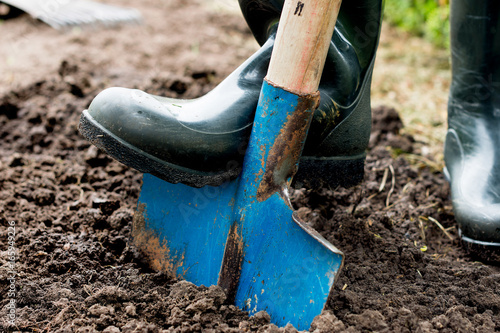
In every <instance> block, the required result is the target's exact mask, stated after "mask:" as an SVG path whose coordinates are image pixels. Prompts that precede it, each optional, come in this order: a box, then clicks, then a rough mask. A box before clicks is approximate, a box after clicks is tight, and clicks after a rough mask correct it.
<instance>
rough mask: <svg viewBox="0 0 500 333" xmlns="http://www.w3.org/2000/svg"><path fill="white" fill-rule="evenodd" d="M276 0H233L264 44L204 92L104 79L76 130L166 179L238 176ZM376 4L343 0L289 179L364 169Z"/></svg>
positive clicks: (355, 178) (328, 177)
mask: <svg viewBox="0 0 500 333" xmlns="http://www.w3.org/2000/svg"><path fill="white" fill-rule="evenodd" d="M283 2H284V1H272V0H271V1H269V0H268V1H264V0H252V1H248V0H241V1H240V6H241V8H242V11H243V13H244V16H245V18H246V20H247V23H248V24H249V26H250V28H251V30H252V32H253V33H254V35H255V37H256V38H257V40H258V41H259V43H261V45H262V47H261V49H260V50H259V51H257V52H256V53H255V54H254V55H253V56H251V57H250V58H249V59H248V60H247V61H246V62H245V63H243V64H242V65H241V66H240V67H239V68H238V69H236V70H235V71H234V72H233V73H232V74H231V75H230V76H229V77H228V78H226V79H225V80H224V81H223V82H221V83H220V84H219V86H217V87H216V88H214V90H212V91H211V92H210V93H208V94H207V95H205V96H203V97H201V98H198V99H194V100H178V99H171V98H165V97H160V96H154V95H150V94H147V93H145V92H142V91H139V90H132V89H125V88H110V89H107V90H105V91H104V92H102V93H101V94H99V95H98V96H97V97H96V98H95V99H94V100H93V102H92V103H91V105H90V107H89V109H88V110H85V111H84V112H83V114H82V117H81V121H80V132H81V133H82V134H83V135H84V136H85V137H86V138H87V139H88V140H89V141H90V142H91V143H93V144H95V145H96V146H97V147H99V148H101V149H102V150H104V151H105V152H106V153H108V154H109V155H111V156H112V157H114V158H115V159H117V160H118V161H120V162H122V163H124V164H126V165H128V166H130V167H133V168H135V169H137V170H139V171H141V172H144V173H151V174H153V175H155V176H157V177H159V178H162V179H164V180H166V181H168V182H171V183H178V182H180V183H184V184H187V185H189V186H194V187H201V186H205V185H213V186H217V185H220V184H221V183H222V182H224V181H227V180H228V179H232V178H234V177H236V176H237V175H238V174H239V172H240V170H241V164H242V161H243V157H244V153H245V145H246V142H247V141H248V138H249V136H250V131H251V127H252V123H253V116H254V112H255V109H256V105H257V101H258V98H259V94H260V89H261V86H262V82H263V79H264V76H265V74H266V72H267V67H268V64H269V59H270V56H271V51H272V47H273V44H274V35H275V31H276V28H277V23H278V21H279V16H280V12H281V8H282V6H283ZM382 7H383V6H382V0H363V1H357V2H355V4H353V3H351V2H345V3H344V4H342V7H341V10H340V13H339V16H338V20H337V24H336V27H335V33H334V36H333V38H332V42H331V45H330V49H329V52H328V57H327V62H326V65H325V69H324V72H323V76H322V80H321V84H320V87H319V90H320V93H321V104H320V107H319V108H318V110H317V111H316V112H315V115H314V118H313V121H312V124H311V128H310V130H309V135H308V138H307V141H306V144H305V148H304V151H303V156H302V158H301V160H300V164H299V170H298V173H297V175H296V176H295V178H294V185H295V186H303V185H306V186H309V187H320V186H324V185H329V186H332V187H336V186H344V187H349V186H352V185H355V184H357V183H359V182H360V181H361V180H362V178H363V170H364V160H365V157H366V152H365V151H366V148H367V145H368V140H369V136H370V129H371V108H370V85H371V76H372V71H373V64H374V60H375V53H376V49H377V46H378V39H379V35H380V24H381V16H382Z"/></svg>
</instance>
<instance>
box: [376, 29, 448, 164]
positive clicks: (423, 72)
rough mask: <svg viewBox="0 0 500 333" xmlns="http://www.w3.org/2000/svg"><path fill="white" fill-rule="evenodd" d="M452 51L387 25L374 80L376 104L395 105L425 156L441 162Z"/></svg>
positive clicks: (378, 54) (381, 41) (381, 42)
mask: <svg viewBox="0 0 500 333" xmlns="http://www.w3.org/2000/svg"><path fill="white" fill-rule="evenodd" d="M450 82H451V72H450V61H449V52H448V51H447V50H446V49H444V48H438V47H436V46H435V45H434V44H433V43H431V42H429V41H426V40H424V39H422V38H419V37H416V36H414V35H411V34H409V33H407V32H403V31H401V30H399V29H396V28H394V27H392V26H390V25H389V24H384V25H383V28H382V36H381V39H380V45H379V49H378V53H377V60H376V63H375V69H374V74H373V83H372V105H373V106H377V105H387V106H392V107H394V108H395V109H396V110H397V111H398V112H399V113H400V115H401V118H402V119H403V123H404V125H405V129H404V131H405V132H406V133H408V134H411V135H413V136H414V137H415V139H416V140H417V141H419V142H421V147H420V148H421V154H422V155H423V156H425V157H428V158H431V159H433V160H435V161H436V162H438V163H440V164H442V159H443V156H442V155H443V154H442V149H443V142H444V137H445V134H446V128H447V102H448V90H449V87H450Z"/></svg>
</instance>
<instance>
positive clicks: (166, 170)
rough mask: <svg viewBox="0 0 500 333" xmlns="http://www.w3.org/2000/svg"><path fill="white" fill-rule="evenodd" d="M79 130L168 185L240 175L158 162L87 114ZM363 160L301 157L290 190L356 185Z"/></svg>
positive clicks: (360, 157) (217, 181) (215, 182)
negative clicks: (293, 188)
mask: <svg viewBox="0 0 500 333" xmlns="http://www.w3.org/2000/svg"><path fill="white" fill-rule="evenodd" d="M79 130H80V133H81V134H82V135H83V136H84V137H85V139H87V140H88V141H89V142H90V143H92V144H93V145H95V146H96V147H97V148H99V149H101V150H102V151H104V152H105V153H106V154H108V155H109V156H111V157H112V158H114V159H115V160H117V161H119V162H121V163H123V164H125V165H127V166H129V167H132V168H134V169H136V170H138V171H140V172H142V173H149V174H152V175H154V176H156V177H158V178H161V179H163V180H165V181H167V182H169V183H172V184H177V183H182V184H185V185H188V186H191V187H196V188H200V187H203V186H207V185H208V186H219V185H221V184H222V183H224V182H227V181H229V180H232V179H235V178H236V177H238V175H239V174H240V172H241V167H240V168H231V169H229V170H227V171H222V172H201V171H198V170H193V169H189V168H185V167H181V166H178V165H175V164H171V163H168V162H165V161H162V160H160V159H159V158H157V157H155V156H153V155H151V154H149V153H147V152H145V151H143V150H140V149H138V148H136V147H134V146H132V145H130V144H129V143H127V142H126V141H124V140H122V139H120V138H119V137H117V136H116V135H114V134H113V133H111V132H109V131H108V130H107V129H106V128H104V127H103V126H101V125H100V124H99V123H98V122H97V121H96V120H95V119H94V118H93V117H92V116H91V115H90V114H89V113H88V111H87V110H85V111H83V113H82V116H81V118H80V124H79ZM365 159H366V154H360V155H357V156H347V157H314V156H302V157H301V159H300V165H299V170H298V172H297V174H296V176H295V177H294V180H293V182H292V186H293V187H295V188H301V187H304V186H305V187H307V188H310V189H318V188H321V187H325V186H330V187H332V188H336V187H339V186H341V187H346V188H348V187H351V186H354V185H357V184H359V183H360V182H361V181H362V180H363V176H364V164H365Z"/></svg>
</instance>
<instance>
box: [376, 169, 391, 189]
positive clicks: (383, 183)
mask: <svg viewBox="0 0 500 333" xmlns="http://www.w3.org/2000/svg"><path fill="white" fill-rule="evenodd" d="M388 175H389V169H388V168H385V170H384V176H383V177H382V182H381V183H380V187H379V188H378V192H379V193H380V192H382V191H383V190H384V188H385V183H386V182H387V176H388Z"/></svg>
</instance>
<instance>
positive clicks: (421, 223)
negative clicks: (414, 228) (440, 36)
mask: <svg viewBox="0 0 500 333" xmlns="http://www.w3.org/2000/svg"><path fill="white" fill-rule="evenodd" d="M422 220H423V219H422V218H421V217H419V218H418V225H419V227H420V232H421V233H422V241H423V242H424V243H425V242H426V241H425V230H424V223H423V222H422Z"/></svg>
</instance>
